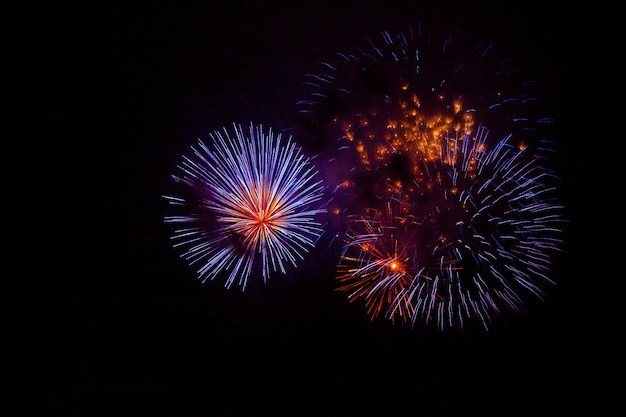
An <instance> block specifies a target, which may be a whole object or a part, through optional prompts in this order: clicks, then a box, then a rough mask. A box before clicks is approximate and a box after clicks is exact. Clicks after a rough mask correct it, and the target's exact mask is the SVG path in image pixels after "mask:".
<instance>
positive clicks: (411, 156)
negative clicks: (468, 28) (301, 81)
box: [298, 31, 564, 330]
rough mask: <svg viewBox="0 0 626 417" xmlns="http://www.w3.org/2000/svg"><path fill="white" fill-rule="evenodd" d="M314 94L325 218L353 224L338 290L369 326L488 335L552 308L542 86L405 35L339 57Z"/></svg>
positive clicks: (551, 212) (448, 42)
mask: <svg viewBox="0 0 626 417" xmlns="http://www.w3.org/2000/svg"><path fill="white" fill-rule="evenodd" d="M306 84H307V85H308V86H309V87H310V88H311V91H310V95H309V96H308V97H309V98H308V99H306V100H302V101H300V102H299V103H298V104H299V105H300V106H301V113H302V114H303V115H304V116H305V117H304V119H303V120H305V122H304V123H303V125H304V126H305V127H306V128H308V130H309V132H312V133H310V134H311V135H313V136H314V138H315V139H316V140H317V141H318V142H319V143H322V144H324V145H323V146H324V150H325V151H326V152H327V153H328V158H327V161H328V163H327V168H326V169H325V170H324V176H325V180H326V182H327V184H328V185H329V187H328V189H329V190H330V192H329V194H330V195H329V198H328V208H329V213H330V214H331V215H336V216H338V220H336V221H335V222H334V224H338V225H344V226H343V228H344V229H343V236H344V239H343V242H342V251H341V256H340V262H339V265H338V273H337V281H338V283H339V285H338V290H339V291H343V292H346V294H347V295H348V297H349V299H350V300H352V301H356V300H360V301H362V302H363V303H364V304H365V306H366V309H367V311H368V314H369V315H370V317H371V318H372V319H373V318H375V317H378V316H382V317H385V318H388V319H390V320H392V321H400V322H403V323H410V324H411V325H412V326H414V325H415V324H416V323H434V324H435V325H436V326H437V328H438V329H441V330H443V329H445V328H447V327H455V326H458V327H460V328H464V327H465V325H466V322H467V321H468V320H469V319H472V320H475V321H476V322H477V323H479V325H480V326H481V327H482V328H484V329H489V328H491V327H492V318H493V317H496V316H497V317H500V318H504V312H505V311H510V312H514V313H521V312H525V311H526V309H525V304H526V302H525V297H526V296H527V295H530V296H531V297H533V298H538V299H540V300H541V299H543V297H544V296H545V293H544V290H543V289H542V287H543V285H545V284H549V285H554V284H555V282H554V281H553V280H552V279H551V278H550V267H551V264H552V256H553V255H554V253H555V252H559V251H560V250H561V249H560V247H561V244H562V242H561V240H560V239H559V236H560V234H561V229H562V227H561V224H562V223H563V221H564V220H563V218H562V216H561V214H560V213H561V209H562V206H561V205H560V204H559V203H558V201H557V199H556V197H555V190H556V186H557V184H558V181H559V179H558V178H557V177H556V176H555V175H554V173H553V171H552V170H551V169H550V168H549V156H550V154H551V153H553V152H554V151H553V149H552V147H551V145H550V143H551V141H550V140H549V137H550V135H551V132H552V126H553V120H552V119H551V118H546V117H540V115H541V114H542V111H543V110H542V109H541V107H540V105H539V104H538V100H537V98H536V97H537V88H536V87H537V85H536V83H534V82H528V81H526V80H524V77H523V75H521V73H520V71H519V70H518V69H517V68H516V67H514V66H512V63H511V61H510V60H501V59H499V58H496V57H493V54H492V48H491V47H489V46H485V47H481V46H478V47H475V48H470V49H464V48H463V47H462V45H460V44H459V43H457V42H456V38H455V37H454V36H450V37H447V38H444V40H443V41H442V42H441V43H440V44H439V46H438V47H436V46H435V42H434V41H433V40H432V38H431V37H425V36H422V35H420V34H419V33H418V34H416V35H415V34H414V33H413V32H412V31H409V33H408V34H400V35H395V36H394V35H391V34H389V33H387V32H384V33H382V38H381V40H380V42H379V44H376V43H375V42H372V41H370V42H369V45H368V47H367V48H360V49H357V51H355V53H342V54H338V55H337V57H336V60H335V61H333V62H327V63H324V64H323V65H322V70H321V71H320V72H319V73H316V74H308V75H307V82H306ZM364 205H366V206H367V207H368V208H367V209H365V210H364V209H363V206H364ZM331 223H332V222H331ZM346 225H347V226H346Z"/></svg>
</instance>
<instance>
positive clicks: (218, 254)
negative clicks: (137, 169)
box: [165, 124, 324, 289]
mask: <svg viewBox="0 0 626 417" xmlns="http://www.w3.org/2000/svg"><path fill="white" fill-rule="evenodd" d="M210 137H211V140H212V143H211V144H207V143H205V142H203V141H201V140H200V141H198V144H197V146H196V147H192V148H191V155H190V156H185V157H184V160H183V162H182V164H181V165H179V167H178V171H179V173H178V174H177V175H174V176H173V178H174V180H175V181H176V183H178V184H180V185H181V186H182V187H183V192H182V193H181V195H182V196H165V198H166V199H167V200H168V201H169V203H170V204H172V205H173V206H176V207H179V208H182V210H183V212H184V214H181V215H174V216H168V217H166V218H165V221H166V222H167V223H174V224H178V225H182V227H179V228H177V229H176V230H175V232H174V234H173V241H174V246H175V247H184V248H186V250H185V252H184V253H183V256H184V258H185V259H187V260H188V261H189V262H190V264H192V265H196V266H197V271H198V275H199V277H200V279H201V280H202V281H203V282H204V281H206V280H208V279H210V280H212V279H215V278H216V277H218V276H220V275H221V274H222V273H224V272H225V271H227V273H228V277H227V278H226V280H225V286H226V287H230V286H231V285H232V284H233V283H237V285H239V286H240V287H241V288H242V289H245V288H246V286H247V285H248V279H249V278H250V277H251V276H253V275H254V273H255V271H257V267H258V268H260V271H261V274H260V275H261V277H262V281H263V282H266V281H267V280H268V279H269V277H270V275H271V273H272V272H276V271H280V272H282V273H286V272H287V267H288V266H289V265H292V266H294V267H295V266H297V264H298V262H299V261H301V260H302V259H303V257H304V254H305V253H307V252H308V251H309V250H310V249H311V248H312V247H314V245H315V242H316V240H317V239H318V237H319V236H320V235H321V234H322V232H323V229H322V227H321V224H320V223H318V222H317V221H316V216H318V215H319V214H321V213H323V212H324V209H323V208H320V207H316V206H315V203H316V202H318V201H319V200H320V199H321V196H322V190H323V186H322V184H321V181H320V180H317V179H316V175H317V171H316V170H315V169H314V167H313V166H312V165H311V164H310V162H309V159H308V158H307V157H305V155H304V154H303V152H302V150H301V148H299V147H297V146H296V144H295V142H293V140H292V138H291V137H290V138H288V139H287V140H284V138H283V137H282V135H281V134H277V135H275V134H274V133H273V132H272V130H271V129H269V130H268V131H267V132H264V131H263V127H262V126H260V125H259V126H254V125H253V124H251V125H250V129H249V132H248V134H245V133H244V131H243V129H242V127H241V126H238V125H233V129H232V131H229V130H228V129H226V128H223V129H222V131H215V132H213V133H212V134H211V135H210Z"/></svg>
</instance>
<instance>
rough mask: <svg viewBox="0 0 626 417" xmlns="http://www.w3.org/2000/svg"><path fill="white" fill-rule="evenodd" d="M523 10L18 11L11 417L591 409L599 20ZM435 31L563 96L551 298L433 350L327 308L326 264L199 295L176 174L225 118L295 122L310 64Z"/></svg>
mask: <svg viewBox="0 0 626 417" xmlns="http://www.w3.org/2000/svg"><path fill="white" fill-rule="evenodd" d="M505 3H506V4H507V5H506V6H504V4H505ZM510 3H511V4H509V2H498V3H496V2H494V3H493V4H489V3H476V2H465V3H463V4H460V5H456V4H453V3H451V2H432V4H426V5H422V4H420V2H408V1H400V2H393V3H391V4H387V3H386V2H385V3H384V4H383V2H372V3H368V2H356V1H344V2H341V1H321V2H297V1H296V2H289V1H280V0H279V1H274V2H272V1H267V2H266V1H251V2H247V3H238V2H230V3H226V4H224V5H217V4H216V3H212V2H206V3H205V4H204V5H202V6H194V7H189V6H182V5H179V4H178V3H175V2H172V3H170V4H153V5H149V6H148V5H146V6H137V5H134V6H133V5H128V4H120V5H114V4H110V3H109V4H108V5H107V6H105V7H104V6H95V5H89V6H87V5H85V6H81V7H80V8H78V9H76V8H75V7H69V6H62V5H57V4H54V5H50V6H43V7H39V8H34V7H33V8H32V9H28V10H27V9H26V8H22V9H19V10H16V11H14V12H12V13H8V14H7V15H6V16H5V19H6V22H5V25H4V27H5V30H6V33H7V36H5V39H4V41H5V52H4V55H5V58H6V59H5V64H4V66H5V69H6V70H8V74H9V76H8V77H7V78H6V79H5V80H6V82H7V86H6V88H7V91H9V93H10V94H9V95H8V100H7V104H8V107H9V110H8V113H5V115H6V116H8V117H7V119H6V120H7V123H6V124H5V126H4V127H5V132H7V137H8V138H9V140H8V141H7V148H6V149H5V151H4V152H5V153H4V155H5V157H6V161H5V167H6V174H5V177H4V178H5V193H4V194H5V207H6V208H7V209H8V212H7V214H5V216H6V217H5V223H6V224H7V235H6V236H7V241H6V244H7V246H8V247H9V248H10V249H9V250H8V251H7V255H8V262H7V270H6V271H5V273H4V274H3V275H4V276H5V279H4V280H3V281H4V283H3V291H2V295H3V329H2V333H3V335H2V339H3V345H4V347H5V353H4V355H3V368H4V371H3V379H4V385H5V388H4V390H3V397H4V400H3V402H4V404H5V405H6V407H7V410H8V411H10V413H9V414H8V415H14V414H21V413H22V412H31V411H42V412H43V414H42V415H114V414H119V413H121V412H139V413H141V414H142V415H166V416H187V415H222V416H226V415H249V414H251V413H252V412H254V413H255V414H257V413H258V414H261V413H267V414H274V415H276V414H279V415H294V416H295V415H315V416H335V415H360V414H362V412H363V411H365V412H370V413H372V414H380V415H399V414H402V415H435V414H436V415H487V414H490V415H499V416H511V415H533V414H536V413H538V412H540V411H541V412H544V411H560V412H569V411H572V410H580V409H585V407H587V406H588V405H589V404H590V402H589V399H590V394H589V393H588V391H587V389H588V384H589V381H590V380H592V378H590V377H589V376H586V377H583V376H582V375H587V372H588V371H589V370H590V366H589V363H590V357H592V356H593V355H591V354H590V352H589V351H588V350H589V347H588V344H587V343H586V342H585V341H587V340H589V339H590V338H591V333H592V329H593V325H592V319H593V317H592V314H590V312H591V311H593V307H592V304H593V301H592V300H590V297H589V296H587V294H585V288H589V286H588V285H586V284H585V285H583V284H584V282H585V279H587V278H588V277H586V276H583V273H582V271H583V270H584V268H581V267H580V266H579V263H578V261H579V260H581V259H585V258H586V256H585V250H584V249H583V248H582V244H583V242H586V241H588V239H589V238H588V236H587V233H588V231H589V229H590V227H591V224H590V223H589V222H588V219H587V217H585V216H583V212H584V210H586V209H587V207H588V206H589V205H592V204H593V203H592V201H593V198H592V197H593V193H594V192H595V191H594V190H593V189H591V188H589V181H590V180H589V179H587V177H586V175H585V173H584V171H583V170H580V169H578V168H577V165H576V161H577V160H578V158H580V155H581V149H583V145H584V144H583V140H584V137H585V132H584V128H585V127H584V114H581V107H580V105H579V103H580V97H582V96H584V95H585V94H587V92H588V89H589V88H590V87H589V84H588V80H587V78H585V77H586V76H585V63H584V60H583V59H581V58H580V57H581V54H583V52H584V51H585V50H586V49H587V48H588V42H589V41H588V39H589V38H588V36H589V32H590V31H591V30H592V27H593V24H595V21H594V18H593V17H592V16H590V15H586V16H583V15H582V14H580V13H578V12H577V11H574V10H572V9H568V13H563V11H564V10H565V7H560V6H559V5H555V6H554V7H551V8H547V7H542V5H540V4H538V3H534V2H510ZM420 21H423V22H428V23H429V24H431V25H435V26H437V25H438V24H439V22H441V25H442V26H444V27H449V26H451V25H452V26H454V25H456V26H459V27H460V28H462V30H464V31H466V32H467V33H469V34H471V35H473V36H476V37H477V38H485V39H489V40H493V42H494V43H497V44H498V45H499V47H501V48H503V49H507V50H509V51H510V53H511V55H512V56H515V57H517V58H518V59H519V60H520V61H521V62H526V63H527V64H528V65H529V66H531V67H533V68H534V69H535V70H536V71H537V73H538V75H539V76H541V78H542V79H543V80H544V82H545V84H546V85H548V86H549V89H548V91H547V95H546V100H548V102H549V103H550V104H551V105H553V108H554V112H555V113H556V114H555V115H556V117H557V120H558V122H559V126H560V129H561V135H560V137H559V138H558V141H559V145H560V153H559V156H558V158H557V164H558V168H559V170H560V172H561V177H562V178H563V185H562V196H563V200H564V203H565V204H566V206H567V210H566V215H567V217H568V219H569V224H568V226H567V227H566V228H565V238H566V244H565V249H566V253H565V254H564V255H563V256H561V257H559V258H558V262H556V264H555V272H554V277H555V279H556V281H557V282H558V285H557V286H556V287H555V288H554V289H550V290H549V291H548V293H547V299H546V301H545V302H544V303H538V305H532V306H531V307H532V309H530V312H529V313H528V314H527V315H523V316H521V317H513V318H511V320H510V322H509V324H508V326H498V327H497V328H496V329H494V330H493V331H491V332H488V333H487V332H468V333H465V334H463V333H461V332H458V331H451V332H445V333H440V332H437V331H435V330H432V329H422V328H420V329H414V330H411V329H409V328H406V327H402V326H399V325H392V324H391V323H389V322H387V321H384V320H380V321H373V322H371V321H369V320H368V318H367V317H366V316H365V314H364V311H363V310H362V309H361V308H359V306H356V305H352V304H348V303H347V302H346V301H345V300H344V299H343V297H342V295H341V294H337V293H335V292H334V291H333V289H332V277H333V273H334V265H325V264H324V263H322V262H316V261H315V258H313V260H311V261H310V262H309V263H308V264H307V265H306V267H305V268H303V269H302V271H301V273H300V274H298V275H297V276H296V277H295V278H294V277H291V278H289V279H284V280H281V279H280V278H277V279H275V280H272V281H271V282H270V283H269V284H268V285H267V286H262V287H255V288H251V289H250V290H249V291H248V290H247V291H245V292H240V291H238V290H237V289H231V290H226V289H224V288H222V287H221V286H220V285H219V284H218V283H207V284H204V285H203V284H201V283H200V282H198V280H197V279H196V277H195V274H194V272H193V270H191V269H190V268H189V267H188V266H187V264H186V263H185V262H184V261H183V260H182V259H180V258H179V257H178V253H176V252H175V251H173V250H172V248H171V245H170V242H169V232H170V230H169V229H168V228H167V227H166V225H164V223H163V216H164V215H165V214H166V212H167V207H166V205H165V203H164V201H163V199H162V195H163V194H164V193H165V192H166V190H167V188H168V186H169V184H170V175H171V173H172V172H173V170H174V168H175V166H176V164H177V163H178V162H179V158H180V155H181V154H182V153H184V152H186V151H187V148H188V146H189V145H190V144H192V143H194V142H195V141H196V139H197V138H206V137H207V135H208V133H209V132H211V131H213V130H215V129H220V128H221V127H223V126H227V125H230V124H231V123H233V122H236V123H241V124H243V125H247V124H248V123H250V122H254V123H263V124H264V125H268V126H270V125H271V126H274V127H275V128H276V129H281V128H287V127H289V123H290V120H291V119H290V117H291V114H290V112H291V111H292V109H293V104H294V102H295V100H297V99H299V98H300V97H298V96H297V95H298V92H299V91H300V90H299V89H300V87H301V83H302V81H303V79H304V77H303V75H304V73H306V72H310V71H311V69H312V68H314V67H315V65H316V63H318V62H319V61H322V60H324V59H326V58H327V57H328V56H330V55H331V54H333V53H335V52H336V51H343V50H347V49H350V48H352V47H353V46H354V45H356V44H362V40H363V37H364V36H365V35H373V34H377V33H378V32H379V31H381V30H390V31H403V30H405V29H406V28H407V27H408V26H409V25H416V24H417V23H418V22H420ZM583 55H584V54H583ZM581 184H582V187H583V188H584V187H587V188H586V189H587V191H586V193H585V196H584V197H585V200H584V201H583V200H582V198H583V197H582V196H581V195H580V193H578V192H576V190H579V189H580V188H581ZM314 255H315V254H314ZM575 261H576V262H575Z"/></svg>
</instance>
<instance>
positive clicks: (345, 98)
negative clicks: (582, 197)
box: [297, 28, 554, 216]
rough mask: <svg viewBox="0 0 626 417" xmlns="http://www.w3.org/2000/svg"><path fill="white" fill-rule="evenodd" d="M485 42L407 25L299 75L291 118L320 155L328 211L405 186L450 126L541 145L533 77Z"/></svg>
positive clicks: (546, 125)
mask: <svg viewBox="0 0 626 417" xmlns="http://www.w3.org/2000/svg"><path fill="white" fill-rule="evenodd" d="M494 49H495V48H493V47H492V46H491V45H489V44H480V43H479V44H476V45H468V41H466V40H465V39H464V37H463V36H461V35H459V33H458V31H451V32H449V33H448V34H446V35H445V36H443V37H441V38H437V37H436V36H434V35H423V34H422V33H421V29H420V28H418V29H417V30H413V29H411V28H410V29H409V30H408V31H407V32H406V33H400V34H397V35H392V34H391V33H389V32H383V33H381V36H380V39H378V40H377V41H373V40H369V39H368V43H367V45H366V47H362V48H357V49H356V50H355V51H354V52H348V53H338V54H337V55H336V57H335V58H334V59H333V60H330V61H328V62H325V63H322V65H321V69H320V71H319V72H317V73H311V74H306V82H305V84H306V85H307V87H308V90H309V91H308V97H307V99H305V100H301V101H299V102H298V103H297V104H298V106H299V111H300V113H301V115H302V123H301V126H303V130H304V131H306V132H307V134H308V135H310V136H312V141H314V142H315V143H317V144H318V146H320V147H322V148H323V150H324V151H325V152H326V154H327V155H328V164H327V168H326V169H325V173H324V175H325V176H326V177H325V179H326V181H327V183H328V184H329V186H330V189H333V190H334V191H335V193H334V195H333V199H334V200H333V204H334V205H336V207H334V211H336V212H337V213H343V214H345V215H346V216H348V215H350V214H352V212H353V211H355V210H359V207H361V205H362V201H363V199H366V200H367V202H368V203H369V204H373V203H374V202H375V201H376V200H377V199H378V198H379V197H380V196H381V195H390V194H393V195H397V194H399V193H400V194H401V193H404V194H406V193H411V192H413V191H414V189H415V187H414V184H413V178H414V177H415V176H420V175H423V173H421V172H416V171H415V170H416V169H417V168H418V166H419V165H420V161H421V160H423V159H435V158H438V157H439V154H440V150H441V147H442V142H443V141H445V140H446V137H447V136H450V135H451V134H453V135H468V136H474V137H475V136H477V135H478V131H479V129H480V128H481V126H483V127H487V128H488V129H489V130H490V131H491V137H496V138H498V139H501V138H504V137H506V136H512V138H513V139H512V140H514V141H516V143H518V144H520V146H524V147H528V148H531V149H534V150H538V149H541V145H542V144H544V143H546V138H548V137H549V136H550V134H551V133H552V130H553V122H554V121H553V119H552V118H550V117H542V116H541V115H543V111H544V110H543V109H542V106H541V102H540V100H538V95H539V93H540V91H539V84H540V83H538V82H536V81H533V80H532V79H529V78H528V76H527V75H525V73H524V71H522V70H521V69H520V68H518V67H517V66H516V65H515V64H514V61H513V60H512V59H510V58H507V57H501V56H500V55H498V54H497V53H496V52H495V51H494ZM546 151H547V152H552V149H551V148H548V149H546ZM379 208H381V209H382V207H379Z"/></svg>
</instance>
